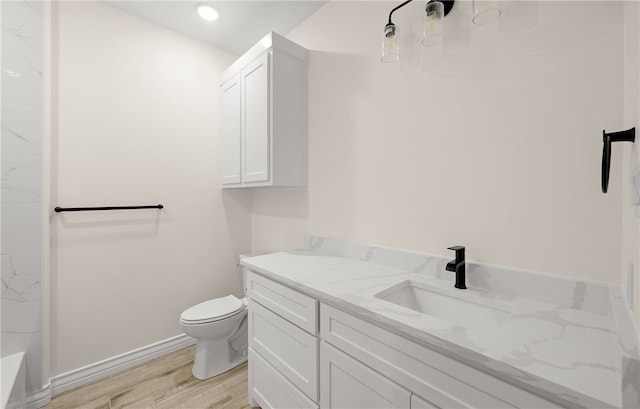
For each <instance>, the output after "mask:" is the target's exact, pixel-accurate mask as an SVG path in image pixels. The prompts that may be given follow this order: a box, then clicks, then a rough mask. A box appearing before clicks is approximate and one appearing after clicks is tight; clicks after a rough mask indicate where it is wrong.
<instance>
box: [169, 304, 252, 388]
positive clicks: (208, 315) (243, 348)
mask: <svg viewBox="0 0 640 409" xmlns="http://www.w3.org/2000/svg"><path fill="white" fill-rule="evenodd" d="M180 325H181V326H182V330H183V331H184V332H185V334H187V335H189V336H192V337H193V338H195V339H196V356H195V360H194V363H193V370H192V373H193V376H195V377H196V378H198V379H207V378H211V377H213V376H216V375H219V374H221V373H223V372H226V371H228V370H230V369H232V368H234V367H236V366H238V365H239V364H241V363H243V362H245V361H246V360H247V344H248V338H247V299H246V298H243V299H238V298H236V297H235V296H233V295H227V296H226V297H220V298H215V299H212V300H209V301H205V302H203V303H200V304H197V305H194V306H193V307H191V308H188V309H187V310H185V311H184V312H183V313H182V315H180Z"/></svg>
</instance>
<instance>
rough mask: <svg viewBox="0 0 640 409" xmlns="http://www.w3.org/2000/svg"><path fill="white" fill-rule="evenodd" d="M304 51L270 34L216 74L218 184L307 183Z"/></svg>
mask: <svg viewBox="0 0 640 409" xmlns="http://www.w3.org/2000/svg"><path fill="white" fill-rule="evenodd" d="M306 61H307V50H305V49H304V48H303V47H301V46H299V45H297V44H295V43H293V42H292V41H290V40H287V39H286V38H284V37H282V36H280V35H278V34H276V33H270V34H268V35H267V36H266V37H264V38H263V39H262V40H260V41H259V42H258V43H257V44H256V45H255V46H254V47H253V48H251V49H250V50H249V51H247V52H246V53H245V54H244V55H242V57H240V58H239V59H238V60H237V61H236V62H234V63H233V64H232V65H231V66H230V67H229V68H228V69H227V70H226V71H225V72H224V73H223V75H222V83H221V85H220V87H221V91H222V118H221V121H222V127H221V132H222V135H221V139H220V144H221V147H220V155H221V157H220V172H221V183H222V187H223V188H238V187H240V188H242V187H277V186H281V187H282V186H305V185H306V183H307V66H306Z"/></svg>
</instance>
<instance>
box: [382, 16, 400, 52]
mask: <svg viewBox="0 0 640 409" xmlns="http://www.w3.org/2000/svg"><path fill="white" fill-rule="evenodd" d="M399 59H400V52H399V49H398V32H397V31H396V26H395V24H393V23H390V24H387V25H386V26H385V27H384V34H383V36H382V62H397V61H398V60H399Z"/></svg>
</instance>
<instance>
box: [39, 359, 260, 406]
mask: <svg viewBox="0 0 640 409" xmlns="http://www.w3.org/2000/svg"><path fill="white" fill-rule="evenodd" d="M194 356H195V346H191V347H188V348H185V349H181V350H179V351H176V352H173V353H171V354H167V355H165V356H162V357H160V358H156V359H154V360H152V361H149V362H147V363H145V364H142V365H140V366H137V367H134V368H131V369H129V370H127V371H124V372H121V373H119V374H116V375H113V376H111V377H109V378H106V379H103V380H101V381H97V382H94V383H91V384H89V385H86V386H83V387H80V388H77V389H74V390H71V391H68V392H65V393H62V394H60V395H58V396H56V397H54V398H53V399H52V400H51V402H50V403H49V404H48V405H47V406H45V407H44V408H45V409H63V408H64V409H116V408H117V409H146V408H153V409H179V408H185V409H186V408H190V409H200V408H203V409H204V408H216V409H250V408H251V406H250V405H249V403H248V396H247V364H246V363H245V364H243V365H240V366H239V367H237V368H234V369H232V370H231V371H229V372H225V373H223V374H222V375H219V376H216V377H214V378H211V379H207V380H205V381H200V380H198V379H196V378H195V377H194V376H193V375H192V374H191V367H192V365H193V358H194Z"/></svg>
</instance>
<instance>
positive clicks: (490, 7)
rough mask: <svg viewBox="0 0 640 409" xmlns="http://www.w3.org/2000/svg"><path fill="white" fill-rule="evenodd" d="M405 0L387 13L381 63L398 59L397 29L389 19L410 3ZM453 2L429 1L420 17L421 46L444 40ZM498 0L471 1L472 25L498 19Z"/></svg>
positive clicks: (436, 43) (453, 0)
mask: <svg viewBox="0 0 640 409" xmlns="http://www.w3.org/2000/svg"><path fill="white" fill-rule="evenodd" d="M412 1H413V0H407V1H405V2H403V3H401V4H400V5H398V6H396V7H394V8H393V9H392V10H391V12H390V13H389V21H388V23H387V25H385V26H384V33H383V37H382V62H387V63H390V62H397V61H398V60H399V59H400V47H399V39H398V28H397V27H396V25H395V24H393V21H391V17H392V15H393V13H394V12H395V11H396V10H398V9H400V8H402V7H404V6H406V5H407V4H409V3H411V2H412ZM454 3H455V0H429V1H428V2H427V4H426V6H425V10H424V13H423V17H422V46H423V47H430V46H433V45H438V44H441V43H442V41H443V39H444V17H445V16H446V15H447V14H449V12H450V11H451V9H453V4H454ZM500 14H501V10H500V7H499V6H498V0H473V19H472V21H473V23H474V24H477V25H482V24H487V23H490V22H492V21H494V20H495V19H497V18H498V17H500Z"/></svg>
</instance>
